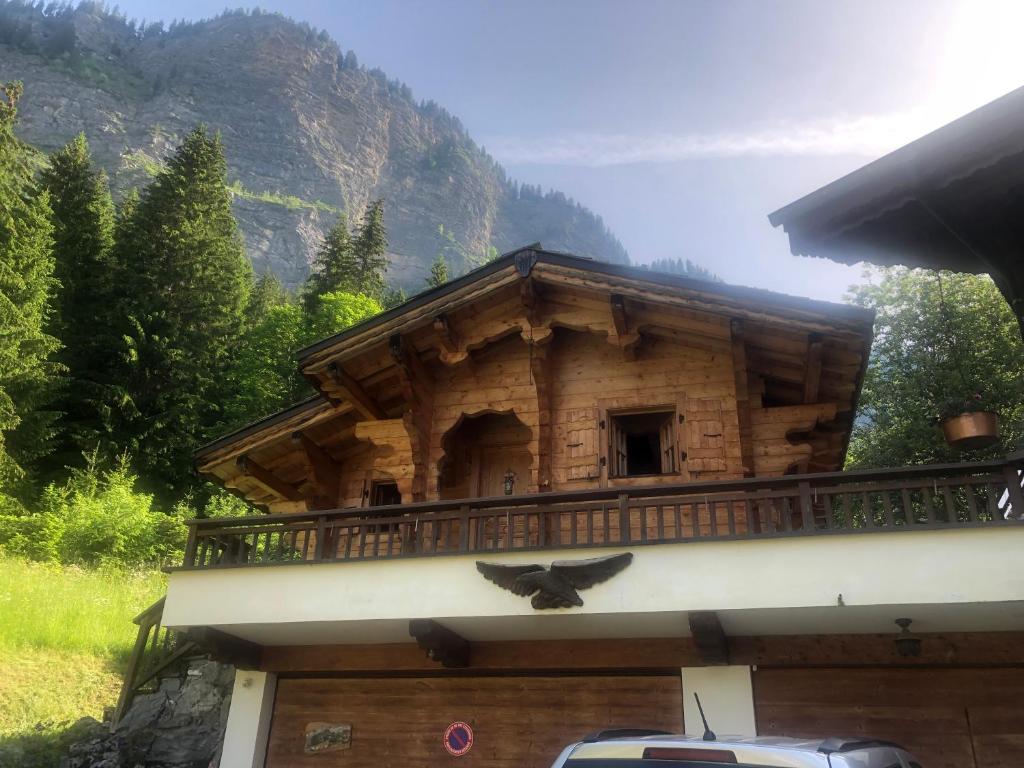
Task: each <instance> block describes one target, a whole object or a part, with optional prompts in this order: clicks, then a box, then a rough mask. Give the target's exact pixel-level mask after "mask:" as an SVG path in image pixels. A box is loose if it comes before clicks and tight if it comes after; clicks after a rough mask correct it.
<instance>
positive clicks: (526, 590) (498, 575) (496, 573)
mask: <svg viewBox="0 0 1024 768" xmlns="http://www.w3.org/2000/svg"><path fill="white" fill-rule="evenodd" d="M476 569H477V570H478V571H480V573H482V574H483V575H484V578H485V579H487V580H488V581H493V582H494V583H495V584H497V585H498V586H499V587H502V588H503V589H507V590H508V591H509V592H512V593H513V594H516V595H519V596H520V597H526V596H527V595H532V594H533V593H534V592H536V591H537V587H535V586H532V585H529V584H527V583H526V582H524V581H522V580H521V579H520V578H519V577H520V576H522V575H523V574H524V573H538V572H540V571H544V570H547V569H546V568H545V567H544V566H543V565H499V564H498V563H483V562H481V561H479V560H477V563H476Z"/></svg>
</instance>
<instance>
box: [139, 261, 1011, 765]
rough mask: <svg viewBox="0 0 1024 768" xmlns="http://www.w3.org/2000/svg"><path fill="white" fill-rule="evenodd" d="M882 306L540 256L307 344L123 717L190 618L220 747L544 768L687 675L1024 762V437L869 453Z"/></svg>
mask: <svg viewBox="0 0 1024 768" xmlns="http://www.w3.org/2000/svg"><path fill="white" fill-rule="evenodd" d="M872 320H873V317H872V314H871V313H870V312H867V311H865V310H862V309H859V308H855V307H850V306H844V305H837V304H830V303H824V302H818V301H811V300H807V299H800V298H794V297H789V296H784V295H780V294H777V293H771V292H768V291H761V290H754V289H749V288H739V287H735V286H729V285H725V284H723V283H715V282H707V281H701V280H692V279H685V278H680V277H673V276H669V275H663V274H659V273H655V272H650V271H647V270H644V269H636V268H627V267H620V266H612V265H608V264H602V263H599V262H595V261H591V260H588V259H582V258H578V257H574V256H569V255H565V254H559V253H552V252H547V251H543V250H540V249H539V248H526V249H523V250H520V251H517V252H515V253H512V254H508V255H506V256H504V257H501V258H499V259H498V260H496V261H494V262H492V263H490V264H488V265H487V266H485V267H482V268H480V269H478V270H476V271H474V272H471V273H469V274H467V275H466V276H464V277H462V278H460V279H458V280H455V281H453V282H451V283H449V284H447V285H445V286H442V287H440V288H438V289H435V290H431V291H428V292H426V293H424V294H421V295H419V296H417V297H415V298H413V299H412V300H410V301H408V302H406V303H405V304H403V305H402V306H400V307H397V308H395V309H393V310H391V311H389V312H386V313H384V314H382V315H379V316H377V317H375V318H373V319H372V320H369V321H367V322H365V323H362V324H361V325H358V326H355V327H353V328H350V329H348V330H346V331H344V332H342V333H339V334H337V335H335V336H333V337H330V338H328V339H325V340H323V341H321V342H319V343H317V344H314V345H313V346H310V347H308V348H306V349H303V350H300V351H299V352H298V366H299V369H300V370H301V372H302V374H303V375H304V376H305V377H306V378H307V379H308V381H309V383H310V385H311V387H312V389H313V390H314V391H315V395H314V396H313V397H311V398H310V399H309V400H307V401H305V402H303V403H300V404H298V405H296V406H294V407H292V408H289V409H287V410H285V411H282V412H281V413H278V414H274V415H272V416H269V417H267V418H266V419H263V420H262V421H259V422H257V423H254V424H251V425H249V426H247V427H245V428H243V429H240V430H238V431H236V432H234V433H232V434H230V435H226V436H225V437H223V438H221V439H219V440H217V441H215V442H213V443H211V444H209V445H207V446H204V447H203V448H201V449H199V450H198V451H197V452H196V465H197V467H198V469H199V471H200V472H202V473H203V474H204V475H206V476H207V477H209V478H210V479H212V480H213V481H214V482H217V483H220V484H222V485H224V486H225V487H227V488H230V489H232V490H233V491H234V492H236V493H238V494H239V495H241V496H243V497H244V498H246V499H248V500H250V501H251V502H252V503H254V504H255V505H257V506H258V507H260V508H262V509H263V510H265V513H266V514H264V515H261V516H255V517H249V518H241V519H223V520H196V521H194V522H193V523H192V524H191V533H190V537H189V541H188V546H187V550H186V553H185V557H184V561H183V562H182V563H181V564H180V565H177V566H176V567H174V568H172V569H171V575H170V580H169V586H168V595H167V598H166V602H164V603H162V604H160V605H159V606H157V607H155V608H154V610H153V611H151V612H149V613H147V614H145V615H144V616H143V617H140V628H141V631H140V635H139V638H140V639H139V645H138V647H137V651H136V654H135V657H134V659H133V668H132V672H131V673H130V674H129V676H128V680H127V683H126V688H125V693H124V696H123V697H122V703H121V709H122V711H123V709H124V708H125V707H126V706H128V704H129V702H130V698H131V696H132V694H133V692H134V691H135V690H137V689H139V688H140V687H141V686H144V685H145V684H146V683H147V681H149V680H151V679H152V677H153V675H154V674H156V673H155V671H154V670H157V669H159V667H160V666H161V665H163V664H166V663H168V661H167V660H168V659H169V658H170V657H171V656H173V655H174V653H176V652H178V653H180V652H181V651H180V649H181V648H182V647H183V646H182V644H183V643H185V644H196V645H198V646H199V647H202V648H205V649H207V650H208V651H210V652H212V653H213V654H214V655H215V656H217V657H219V658H224V659H227V660H231V661H233V662H234V663H236V664H237V665H238V666H239V671H238V673H237V676H236V685H235V691H234V694H233V699H232V705H231V715H230V718H229V721H228V726H227V737H226V742H225V751H224V756H223V759H222V763H221V765H222V766H232V767H235V766H238V767H241V766H245V767H246V768H250V766H263V765H266V766H270V767H272V768H291V767H294V766H359V767H360V768H362V767H363V766H404V767H406V766H412V767H414V768H415V767H417V766H424V767H426V766H437V765H442V764H447V763H448V762H449V761H452V760H458V761H460V764H463V765H466V766H473V765H477V766H510V767H511V766H516V767H517V768H534V767H535V766H536V767H537V768H540V767H542V766H543V767H546V766H548V765H550V763H551V761H552V760H553V759H554V758H555V756H556V755H557V754H558V752H559V751H560V750H561V748H562V747H563V746H564V745H565V744H566V743H568V742H570V741H573V740H577V739H579V738H580V737H582V736H583V735H585V734H587V733H589V732H593V731H597V730H601V729H606V728H612V727H643V728H655V729H663V730H670V731H676V732H678V731H682V730H684V729H685V730H688V731H694V730H697V729H698V728H699V721H698V720H695V717H696V712H695V711H694V710H693V709H692V707H691V702H692V696H691V694H692V693H693V692H699V693H700V695H701V697H702V700H703V701H704V705H705V709H706V710H707V712H708V715H709V717H710V718H711V719H712V722H713V723H714V727H715V730H717V731H718V732H719V733H740V734H749V735H753V734H769V735H770V734H785V735H798V736H799V735H807V736H814V735H823V734H825V733H826V732H827V733H837V734H842V735H849V734H854V735H858V734H869V735H872V736H876V737H880V738H891V739H896V740H899V741H901V742H904V743H905V744H906V746H908V747H909V748H911V749H912V750H915V751H917V752H919V753H920V754H921V755H922V756H923V757H926V758H927V759H926V760H925V765H928V766H943V765H949V766H953V765H956V766H958V768H960V767H962V766H975V765H977V766H981V765H985V766H997V765H998V766H1003V765H1005V766H1009V765H1011V764H1012V765H1018V764H1021V761H1024V725H1021V723H1024V720H1022V719H1021V718H1019V717H1015V716H1014V714H1013V713H1017V714H1024V709H1021V708H1020V705H1019V703H1018V702H1019V700H1020V697H1021V694H1024V650H1021V649H1022V642H1024V631H1022V630H1024V591H1022V590H1024V581H1022V578H1021V577H1020V576H1019V575H1018V574H1017V571H1018V570H1019V569H1018V568H1017V567H1016V563H1017V562H1018V561H1019V554H1018V553H1019V551H1020V546H1021V545H1022V544H1024V527H1022V526H1021V525H1020V523H1019V521H1018V520H1017V515H1016V513H1015V512H1014V510H1024V496H1022V490H1021V479H1020V474H1019V468H1020V467H1021V466H1022V463H1024V457H1022V456H1015V457H1009V458H1007V459H1006V460H1004V461H996V462H984V463H975V464H960V465H942V466H930V467H913V468H897V469H891V470H882V471H870V472H845V473H844V472H842V471H841V469H842V465H843V460H844V454H845V451H846V446H847V443H848V441H849V437H850V430H851V428H852V425H853V419H854V413H855V408H856V402H857V394H858V390H859V387H860V382H861V379H862V376H863V373H864V369H865V366H866V363H867V357H868V352H869V348H870V343H871V334H872ZM552 563H554V564H552ZM903 618H909V619H912V624H911V626H910V629H909V630H908V631H907V632H904V633H903V634H902V635H901V634H900V632H901V630H900V628H899V627H898V626H897V625H896V624H895V623H894V622H895V621H896V620H897V619H903ZM908 632H910V634H908ZM897 640H900V643H897ZM190 647H191V646H190ZM176 649H177V650H176ZM684 694H685V695H684ZM459 723H461V724H464V725H466V726H468V728H469V730H470V731H471V734H472V737H471V742H472V743H471V744H470V747H469V748H468V750H467V751H465V752H464V753H463V754H460V755H458V756H456V755H455V754H454V753H453V750H452V749H451V747H452V743H451V739H450V737H451V733H452V731H450V730H449V726H452V725H453V724H459ZM462 727H463V726H462V725H458V726H457V730H456V731H454V733H456V734H457V735H458V738H456V739H455V740H456V741H457V742H458V743H457V745H456V746H460V748H461V746H464V744H463V742H464V740H465V739H464V737H465V731H464V730H459V729H462ZM446 734H447V735H446ZM452 738H454V737H452ZM455 751H456V752H457V751H458V750H455ZM1014 761H1017V762H1014Z"/></svg>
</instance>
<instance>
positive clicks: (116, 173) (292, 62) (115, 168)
mask: <svg viewBox="0 0 1024 768" xmlns="http://www.w3.org/2000/svg"><path fill="white" fill-rule="evenodd" d="M98 8H99V7H98V6H96V5H94V4H82V5H81V6H78V7H76V8H75V9H74V10H72V11H70V12H69V14H70V19H71V23H73V24H74V27H75V48H76V51H77V54H78V55H79V56H80V57H81V59H82V60H83V61H86V62H93V63H95V64H96V65H97V66H96V67H92V68H90V67H87V66H83V67H82V68H81V69H82V71H94V70H95V71H97V72H99V71H102V73H103V74H102V75H96V76H92V77H87V76H85V75H81V74H75V69H74V68H73V67H70V66H68V64H67V62H66V61H65V60H64V59H62V58H60V57H57V58H56V59H54V58H47V57H46V56H44V55H41V54H39V53H37V52H35V51H39V50H45V37H46V32H45V30H44V29H43V27H44V24H45V19H44V16H43V10H42V6H39V7H38V8H36V7H35V6H33V5H31V4H26V5H24V6H22V5H19V4H6V5H0V15H2V16H6V17H8V20H9V21H10V22H13V23H14V25H16V26H18V27H23V28H27V29H30V30H32V32H31V34H29V35H28V37H29V38H30V39H29V40H27V44H25V42H26V41H22V44H21V45H15V44H0V61H2V62H3V69H4V79H5V80H22V81H24V83H25V96H24V98H23V99H22V102H21V104H20V105H19V110H18V111H19V126H18V133H19V136H20V137H21V138H23V139H24V140H26V141H28V142H29V143H31V144H33V145H34V146H36V147H37V148H39V149H42V150H44V151H46V152H50V151H53V150H54V149H56V148H58V147H60V146H62V145H64V144H65V143H67V142H68V141H69V140H71V139H72V138H73V137H74V136H75V135H76V134H77V133H79V132H81V131H84V132H85V134H86V136H87V137H88V139H89V143H90V145H91V148H92V151H93V155H94V157H95V159H96V161H97V163H98V164H99V165H100V166H101V167H103V168H105V169H106V170H107V172H108V173H109V175H110V177H111V183H112V187H113V188H114V190H115V192H116V193H117V194H118V195H121V194H123V193H124V192H125V191H126V190H128V189H130V188H132V187H141V186H143V185H145V184H146V183H147V182H148V181H149V177H150V174H152V172H153V170H154V168H155V167H156V166H157V164H158V163H159V162H160V160H161V159H162V158H164V157H166V156H167V154H168V153H169V152H170V151H172V150H173V148H174V147H175V146H176V145H177V144H178V143H179V142H180V141H181V139H182V138H183V136H184V135H185V134H186V133H187V132H188V131H190V130H191V129H192V128H194V127H195V126H196V125H197V124H199V123H205V124H206V125H207V126H209V127H210V128H211V129H212V130H216V131H220V132H221V135H222V138H223V142H224V147H225V152H226V155H227V161H228V167H229V169H230V180H231V181H232V182H233V183H235V182H237V184H238V185H239V186H237V187H235V195H234V210H235V215H236V217H237V219H238V221H239V225H240V227H241V230H242V233H243V235H244V238H245V242H246V248H247V251H248V252H249V254H250V257H251V259H252V261H253V264H254V266H255V268H256V270H257V271H258V272H262V271H267V270H272V271H274V272H275V273H277V275H278V276H279V277H280V278H281V280H282V282H283V283H284V284H285V285H286V286H288V287H291V288H294V287H296V286H297V285H299V284H300V283H301V282H302V281H303V280H304V279H305V277H306V275H307V274H308V272H309V265H310V262H311V260H312V258H313V256H314V253H315V251H316V249H317V247H318V246H319V245H320V243H321V241H322V239H323V236H324V234H325V233H326V231H327V230H328V229H329V228H330V227H331V225H332V224H333V223H334V222H335V221H336V219H337V217H338V213H339V212H340V211H341V210H345V211H346V212H347V213H348V216H349V220H350V224H352V223H355V220H357V219H358V217H359V216H360V215H361V212H362V210H363V209H364V208H365V206H366V204H367V203H368V202H369V201H370V200H373V199H376V198H384V199H385V201H386V204H385V224H386V226H387V230H388V239H389V242H390V247H389V256H390V259H391V269H390V271H389V278H390V279H392V280H393V281H395V282H396V283H398V284H400V285H402V286H404V287H406V288H407V289H410V290H416V291H418V290H420V289H422V288H423V285H424V279H425V278H426V276H427V273H428V271H429V266H430V263H431V262H432V261H433V260H434V258H435V256H436V255H437V253H438V252H439V251H443V252H444V253H445V257H446V258H447V259H448V260H449V262H450V265H451V266H452V267H453V271H454V272H455V273H456V274H458V273H460V272H461V271H463V270H464V269H466V268H467V267H470V266H475V265H476V262H477V260H478V259H480V258H481V257H483V256H484V255H485V254H486V253H487V252H488V249H489V248H490V247H492V246H493V247H494V248H495V249H497V251H498V252H503V251H507V250H511V249H512V248H515V247H519V246H522V245H525V244H527V243H532V242H537V241H540V242H542V243H543V244H544V246H545V247H547V248H552V249H555V250H567V251H572V252H574V253H577V254H579V255H582V256H592V257H595V258H600V259H604V260H606V261H612V262H620V263H622V262H625V261H626V260H627V258H628V257H627V255H626V252H625V250H624V249H623V247H622V245H621V243H619V241H618V240H617V239H616V238H615V237H614V236H613V235H612V234H611V233H610V232H608V230H607V228H606V227H605V225H604V223H603V222H602V221H601V219H600V217H598V216H595V215H594V214H593V213H591V212H590V211H588V210H586V209H585V208H582V207H581V206H579V205H577V204H576V203H574V202H573V201H572V200H569V199H568V198H566V197H565V196H564V195H561V194H560V193H557V192H554V193H548V194H543V193H541V191H540V190H539V189H538V188H533V187H520V186H519V185H517V184H514V183H512V182H511V181H509V180H508V179H507V178H506V177H505V172H504V170H503V169H502V168H501V167H500V166H498V165H497V164H496V163H495V162H494V161H493V160H492V159H491V158H490V157H489V156H488V155H487V154H486V153H485V152H484V151H483V150H482V149H481V148H480V147H478V146H477V145H476V144H475V143H474V142H473V141H472V139H470V137H469V136H468V135H467V133H466V131H465V130H464V129H463V127H462V126H461V125H460V124H459V121H458V120H457V119H455V118H453V117H452V116H451V115H449V114H448V113H446V112H445V111H444V110H442V109H440V108H439V107H437V105H434V104H420V103H417V102H416V101H415V100H414V99H413V98H412V94H411V93H410V92H409V91H408V89H407V88H404V86H402V85H401V84H399V83H396V82H394V81H388V80H387V78H386V77H385V76H384V75H383V73H381V72H379V70H378V71H367V70H365V69H361V68H358V67H353V66H350V65H345V64H344V62H343V61H342V59H343V57H342V56H341V52H340V51H339V49H338V47H337V45H336V44H335V43H334V42H333V41H330V40H326V39H321V38H315V37H311V36H310V35H309V34H308V30H307V29H304V28H303V27H301V26H300V25H298V24H296V23H294V22H291V21H289V20H287V19H284V18H282V17H279V16H276V15H270V14H262V15H238V14H229V15H225V16H222V17H220V18H216V19H211V20H207V21H202V22H198V23H195V24H192V25H188V26H183V27H182V28H180V29H178V30H176V31H175V32H173V33H166V32H165V33H159V34H146V35H142V36H139V35H135V34H133V33H131V32H129V30H128V28H127V25H125V24H124V23H123V21H118V20H116V19H114V18H113V17H111V16H110V15H109V14H106V13H105V12H103V11H102V10H98ZM29 51H32V52H29ZM441 226H443V228H444V231H443V233H442V232H441V231H439V227H441Z"/></svg>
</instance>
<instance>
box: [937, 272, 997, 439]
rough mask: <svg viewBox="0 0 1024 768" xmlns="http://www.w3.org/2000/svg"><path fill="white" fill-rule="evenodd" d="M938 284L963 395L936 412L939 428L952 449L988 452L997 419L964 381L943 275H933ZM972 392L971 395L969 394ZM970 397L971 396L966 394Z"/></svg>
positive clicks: (949, 400) (979, 396)
mask: <svg viewBox="0 0 1024 768" xmlns="http://www.w3.org/2000/svg"><path fill="white" fill-rule="evenodd" d="M936 279H937V281H938V284H939V312H940V315H941V317H942V324H943V329H944V331H945V336H946V343H947V345H948V347H949V353H950V358H951V360H952V362H953V364H954V366H955V367H956V370H957V372H958V373H959V374H960V381H961V383H962V384H963V386H964V392H965V394H963V395H961V396H959V397H953V398H949V399H947V400H946V401H945V404H944V405H943V406H942V408H941V409H940V412H939V417H938V421H939V425H940V426H941V427H942V434H943V436H944V437H945V438H946V442H947V443H949V444H950V445H952V446H953V447H955V448H960V449H965V450H974V449H977V448H987V447H988V446H990V445H994V444H995V443H996V442H998V441H999V415H998V414H997V413H996V412H995V411H993V410H992V409H991V407H989V406H988V405H986V401H985V398H984V397H982V396H981V394H980V393H979V392H978V391H977V390H976V389H974V388H972V387H971V386H970V385H969V384H968V381H967V374H966V373H965V371H964V357H963V355H961V354H960V350H959V348H958V346H959V345H958V344H957V342H958V339H957V337H956V335H955V334H954V332H953V324H952V322H951V321H950V316H949V307H948V306H947V305H946V297H945V292H944V291H943V289H942V273H941V272H937V273H936ZM972 390H973V391H972ZM966 393H971V394H966Z"/></svg>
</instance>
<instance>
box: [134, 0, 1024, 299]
mask: <svg viewBox="0 0 1024 768" xmlns="http://www.w3.org/2000/svg"><path fill="white" fill-rule="evenodd" d="M119 5H120V7H121V9H122V10H123V11H125V12H126V13H127V14H128V15H129V16H134V17H137V18H140V19H142V18H146V19H149V20H155V19H164V20H166V21H170V20H171V19H173V18H201V17H205V16H210V15H213V14H216V13H217V12H219V11H220V10H221V9H223V7H224V5H225V1H224V0H160V1H159V2H156V1H155V0H119ZM259 5H260V6H261V7H263V8H265V9H272V10H280V11H281V12H283V13H285V14H287V15H289V16H292V17H294V18H296V19H302V20H305V21H307V22H309V23H310V24H312V25H314V26H316V27H319V28H323V29H326V30H327V31H328V32H329V33H330V34H331V35H332V36H333V37H334V38H335V39H336V40H337V41H338V42H339V44H340V45H341V46H342V48H345V49H348V48H351V49H353V50H354V51H355V52H356V55H357V56H358V58H359V60H360V62H361V63H363V64H365V65H368V66H379V67H381V68H382V69H383V70H384V71H385V72H387V74H388V75H389V76H390V77H395V78H398V79H400V80H402V81H404V82H406V83H408V84H409V85H410V86H411V87H412V89H413V91H414V93H415V95H416V97H417V98H429V99H434V100H435V101H437V102H438V103H440V104H441V105H442V106H444V107H446V108H447V109H448V110H449V111H451V112H452V113H453V114H455V115H457V116H458V117H459V118H460V119H461V120H462V121H463V123H464V124H465V125H466V127H467V128H468V129H469V131H470V134H471V135H472V136H473V137H474V138H475V139H476V140H477V141H478V142H479V143H481V144H483V145H484V146H485V147H486V148H487V149H488V150H489V151H490V152H491V154H492V155H494V156H495V157H496V158H497V159H498V160H499V161H501V162H502V163H503V164H504V165H505V167H506V168H507V169H508V170H509V171H510V173H511V174H512V176H513V177H515V178H518V179H519V180H521V181H524V182H529V183H532V184H541V185H543V186H544V187H554V188H557V189H560V190H562V191H564V192H565V193H567V194H569V195H571V196H572V197H574V198H576V199H577V200H579V201H581V202H582V203H584V204H585V205H587V206H589V207H591V208H593V209H594V210H595V211H596V212H597V213H599V214H601V215H602V216H603V217H604V219H605V221H606V222H607V223H608V224H609V226H610V227H611V229H612V230H613V231H614V232H615V234H617V235H618V236H619V238H620V239H621V240H622V242H623V243H624V245H625V246H626V248H627V249H628V250H629V252H630V255H631V256H632V258H633V260H634V261H636V262H646V261H650V260H651V259H654V258H663V257H682V258H689V259H692V260H694V261H696V262H698V263H701V264H703V265H704V266H706V267H708V268H710V269H712V270H714V271H715V272H717V273H718V274H720V275H721V276H722V277H723V278H725V279H726V280H728V281H729V282H736V283H742V284H747V285H756V286H760V287H765V288H772V289H775V290H781V291H786V292H789V293H796V294H801V295H805V296H814V297H818V298H828V299H836V298H839V297H840V296H841V295H842V293H843V292H844V290H845V288H846V286H847V285H848V284H849V283H850V282H853V281H855V280H857V279H858V278H859V276H860V272H861V270H860V269H859V268H857V267H853V268H851V267H842V266H839V265H835V264H832V263H831V262H823V261H820V260H817V259H806V258H797V257H793V256H790V255H789V251H788V244H787V240H786V237H785V235H784V234H783V233H782V232H781V231H779V230H775V229H773V228H772V227H771V226H770V225H769V224H768V220H767V218H766V216H767V214H768V213H769V212H771V211H773V210H775V209H776V208H779V207H781V206H782V205H784V204H786V203H788V202H790V201H791V200H794V199H796V198H797V197H800V196H801V195H803V194H805V193H807V192H810V191H812V190H814V189H816V188H817V187H818V186H821V185H822V184H825V183H827V182H829V181H831V180H833V179H835V178H837V177H838V176H840V175H842V174H844V173H847V172H849V171H851V170H854V169H855V168H858V167H860V166H861V165H863V164H865V163H866V162H868V161H869V160H871V159H874V158H875V157H878V156H879V155H881V154H884V153H885V152H886V151H888V150H891V149H895V148H896V147H898V146H900V145H902V144H903V143H905V142H906V141H908V140H911V139H913V138H916V137H917V136H919V135H921V134H923V133H925V132H927V131H928V130H930V129H932V128H936V127H938V126H939V125H942V124H943V123H945V122H948V121H949V120H950V119H952V118H954V117H957V116H958V115H960V114H963V113H965V112H967V111H969V110H971V109H973V108H974V107H977V106H980V105H981V104H984V103H985V102H987V101H990V100H991V99H993V98H995V97H997V96H999V95H1001V94H1002V93H1005V92H1007V91H1009V90H1012V89H1013V88H1015V87H1017V86H1019V85H1022V84H1024V66H1022V65H1024V45H1021V43H1020V31H1021V29H1024V0H1011V1H1010V2H994V1H993V2H985V1H984V0H965V1H964V2H954V1H952V0H946V1H940V0H885V1H883V2H878V1H872V0H856V1H854V2H826V1H825V0H813V1H811V0H806V1H802V0H789V1H787V2H782V1H781V0H780V1H779V2H769V1H768V0H761V1H759V2H754V1H751V2H724V1H721V2H710V1H699V0H674V1H672V2H668V1H663V0H618V1H617V2H612V1H610V0H505V1H504V2H497V1H490V0H431V1H430V2H425V1H423V0H401V1H399V0H359V1H355V0H330V1H328V0H291V2H280V1H278V0H264V2H261V3H259Z"/></svg>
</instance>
